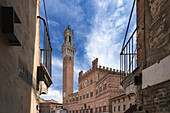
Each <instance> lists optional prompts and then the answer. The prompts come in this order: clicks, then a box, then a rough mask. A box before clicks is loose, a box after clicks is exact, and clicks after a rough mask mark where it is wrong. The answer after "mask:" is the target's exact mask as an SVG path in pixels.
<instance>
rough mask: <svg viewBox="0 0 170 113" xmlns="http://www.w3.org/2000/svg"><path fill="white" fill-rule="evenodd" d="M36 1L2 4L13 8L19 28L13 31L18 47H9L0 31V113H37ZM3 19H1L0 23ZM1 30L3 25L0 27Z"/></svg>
mask: <svg viewBox="0 0 170 113" xmlns="http://www.w3.org/2000/svg"><path fill="white" fill-rule="evenodd" d="M39 2H40V1H39V0H1V1H0V5H1V6H10V7H13V8H14V10H15V12H16V14H17V15H18V17H19V19H20V21H21V24H15V25H14V28H15V29H14V31H15V32H16V34H17V38H18V40H19V41H20V43H21V46H11V45H10V44H9V43H8V41H7V40H6V36H5V35H4V34H3V33H2V30H0V52H1V53H0V73H1V75H0V80H1V82H0V86H1V87H0V101H1V102H0V106H1V111H0V112H1V113H36V112H37V110H36V109H37V108H36V106H37V105H38V101H37V100H38V97H39V93H38V91H37V90H36V82H37V81H36V80H37V66H38V65H40V34H39V29H40V24H39V19H37V15H39ZM1 20H2V15H1V16H0V21H1ZM0 27H2V23H0Z"/></svg>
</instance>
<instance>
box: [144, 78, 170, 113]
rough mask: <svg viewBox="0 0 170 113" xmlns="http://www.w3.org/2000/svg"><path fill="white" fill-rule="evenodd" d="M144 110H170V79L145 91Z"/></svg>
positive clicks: (163, 112) (164, 112)
mask: <svg viewBox="0 0 170 113" xmlns="http://www.w3.org/2000/svg"><path fill="white" fill-rule="evenodd" d="M142 92H143V105H144V108H143V109H144V110H145V111H148V113H169V112H170V80H169V81H166V82H164V83H161V84H157V85H155V86H152V87H148V88H146V89H144V90H143V91H142Z"/></svg>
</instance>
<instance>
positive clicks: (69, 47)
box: [61, 26, 75, 103]
mask: <svg viewBox="0 0 170 113" xmlns="http://www.w3.org/2000/svg"><path fill="white" fill-rule="evenodd" d="M74 52H75V45H73V30H71V29H70V28H69V26H67V28H66V29H65V31H64V44H63V45H62V51H61V53H62V56H63V103H65V101H66V97H67V95H68V94H71V93H73V71H74V70H73V68H74Z"/></svg>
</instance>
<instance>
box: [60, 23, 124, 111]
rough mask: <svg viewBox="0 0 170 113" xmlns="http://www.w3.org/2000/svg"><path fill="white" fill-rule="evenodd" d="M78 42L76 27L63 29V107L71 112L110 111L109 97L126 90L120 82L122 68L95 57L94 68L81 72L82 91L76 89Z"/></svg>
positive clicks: (80, 83) (80, 88)
mask: <svg viewBox="0 0 170 113" xmlns="http://www.w3.org/2000/svg"><path fill="white" fill-rule="evenodd" d="M74 53H75V45H73V30H71V29H70V28H69V26H68V27H67V28H66V29H65V31H64V44H63V46H62V55H63V108H65V109H67V110H68V112H69V113H97V112H111V110H112V108H111V107H112V106H111V103H110V102H109V100H110V99H111V98H112V97H115V96H117V95H120V94H122V93H123V88H122V87H121V85H120V71H118V70H115V69H112V68H108V67H105V66H103V67H102V66H98V58H96V59H95V60H94V61H92V68H91V69H89V70H88V71H87V72H85V73H83V71H81V72H79V91H78V92H75V93H73V69H74V65H73V64H74Z"/></svg>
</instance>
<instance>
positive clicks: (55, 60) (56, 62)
mask: <svg viewBox="0 0 170 113" xmlns="http://www.w3.org/2000/svg"><path fill="white" fill-rule="evenodd" d="M52 67H53V68H59V69H61V68H63V60H62V59H61V58H59V57H56V56H53V57H52Z"/></svg>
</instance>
